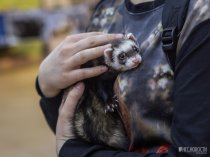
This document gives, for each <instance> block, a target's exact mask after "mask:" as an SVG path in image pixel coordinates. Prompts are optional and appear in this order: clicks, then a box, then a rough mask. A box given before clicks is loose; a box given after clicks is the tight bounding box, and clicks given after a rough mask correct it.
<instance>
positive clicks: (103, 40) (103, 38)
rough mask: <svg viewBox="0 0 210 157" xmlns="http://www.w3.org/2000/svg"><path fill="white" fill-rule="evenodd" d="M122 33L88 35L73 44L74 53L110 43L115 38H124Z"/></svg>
mask: <svg viewBox="0 0 210 157" xmlns="http://www.w3.org/2000/svg"><path fill="white" fill-rule="evenodd" d="M122 37H123V35H122V34H103V35H96V36H92V37H88V38H85V39H82V40H80V41H78V42H77V43H75V44H73V46H72V47H73V50H74V53H77V52H79V51H82V50H85V49H89V48H92V47H97V46H101V45H105V44H108V43H110V42H111V41H113V40H116V39H120V38H122Z"/></svg>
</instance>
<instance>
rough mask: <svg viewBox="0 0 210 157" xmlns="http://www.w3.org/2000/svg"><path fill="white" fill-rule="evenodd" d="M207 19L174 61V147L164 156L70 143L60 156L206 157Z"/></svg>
mask: <svg viewBox="0 0 210 157" xmlns="http://www.w3.org/2000/svg"><path fill="white" fill-rule="evenodd" d="M209 28H210V20H207V21H204V22H202V23H201V24H199V25H198V26H197V27H195V29H194V30H193V31H192V33H191V35H190V36H189V38H188V39H187V40H186V42H185V43H184V45H183V47H182V49H181V50H180V52H179V55H178V56H177V59H176V70H175V88H174V103H175V108H174V116H173V123H172V128H171V136H172V140H173V144H172V145H171V146H170V149H169V152H168V153H167V154H140V153H134V152H124V151H118V150H111V149H107V148H105V147H102V146H97V145H89V144H85V143H84V142H80V141H78V140H69V141H67V142H66V143H65V144H64V146H63V147H62V149H61V151H60V154H59V157H70V156H74V157H208V156H209V154H210V153H209V152H208V151H210V125H209V122H210V114H209V111H210V29H209Z"/></svg>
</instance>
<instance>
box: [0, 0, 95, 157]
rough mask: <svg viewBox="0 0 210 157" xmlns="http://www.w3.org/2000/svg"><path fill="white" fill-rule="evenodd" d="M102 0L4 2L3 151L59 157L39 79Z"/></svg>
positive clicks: (0, 7) (0, 13)
mask: <svg viewBox="0 0 210 157" xmlns="http://www.w3.org/2000/svg"><path fill="white" fill-rule="evenodd" d="M96 2H97V0H86V1H84V0H0V152H1V156H2V157H14V156H15V157H56V153H55V137H54V134H53V133H52V132H51V130H50V129H49V128H48V126H47V123H46V121H45V119H44V116H43V114H42V112H41V110H40V107H39V96H38V95H37V93H36V91H35V85H34V82H35V78H36V75H37V72H38V67H39V64H40V62H41V61H42V60H43V58H44V57H45V56H46V55H47V54H48V53H49V52H50V51H51V50H52V49H53V48H54V47H55V46H56V45H57V44H58V43H59V42H60V41H61V40H62V39H64V38H65V36H66V35H68V34H73V33H78V32H84V29H85V27H86V25H87V23H88V19H89V17H90V14H91V11H92V9H93V8H94V5H95V3H96Z"/></svg>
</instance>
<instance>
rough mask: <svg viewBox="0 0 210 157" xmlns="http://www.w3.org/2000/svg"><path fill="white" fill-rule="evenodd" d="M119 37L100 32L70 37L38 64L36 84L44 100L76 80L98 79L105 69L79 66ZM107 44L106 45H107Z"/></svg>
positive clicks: (100, 53) (103, 67)
mask: <svg viewBox="0 0 210 157" xmlns="http://www.w3.org/2000/svg"><path fill="white" fill-rule="evenodd" d="M122 37H123V35H122V34H105V33H101V32H91V33H81V34H76V35H70V36H68V37H66V39H65V40H64V41H63V42H61V44H60V45H58V46H57V47H56V48H55V49H54V50H53V51H52V52H51V53H50V54H49V56H48V57H46V59H45V60H44V61H43V62H42V63H41V65H40V68H39V73H38V81H39V85H40V89H41V91H42V93H43V94H44V95H45V96H46V97H53V96H56V95H57V94H58V93H59V92H60V91H61V90H62V89H64V88H66V87H68V86H71V85H73V84H75V83H76V82H78V81H81V80H84V79H87V78H90V77H95V76H98V75H100V74H102V73H104V72H106V71H107V67H105V66H96V67H92V68H83V69H80V66H81V65H82V64H84V63H86V62H88V61H90V60H93V59H96V58H98V57H101V56H102V55H103V52H104V50H105V49H106V48H109V47H110V46H111V45H110V44H108V43H109V42H111V41H112V40H115V39H117V38H122ZM107 44H108V45H107Z"/></svg>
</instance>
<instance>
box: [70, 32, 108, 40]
mask: <svg viewBox="0 0 210 157" xmlns="http://www.w3.org/2000/svg"><path fill="white" fill-rule="evenodd" d="M102 34H105V33H104V32H88V33H80V34H75V35H69V36H67V37H66V38H67V41H68V42H78V41H79V40H82V39H84V38H87V37H91V36H96V35H102Z"/></svg>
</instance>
